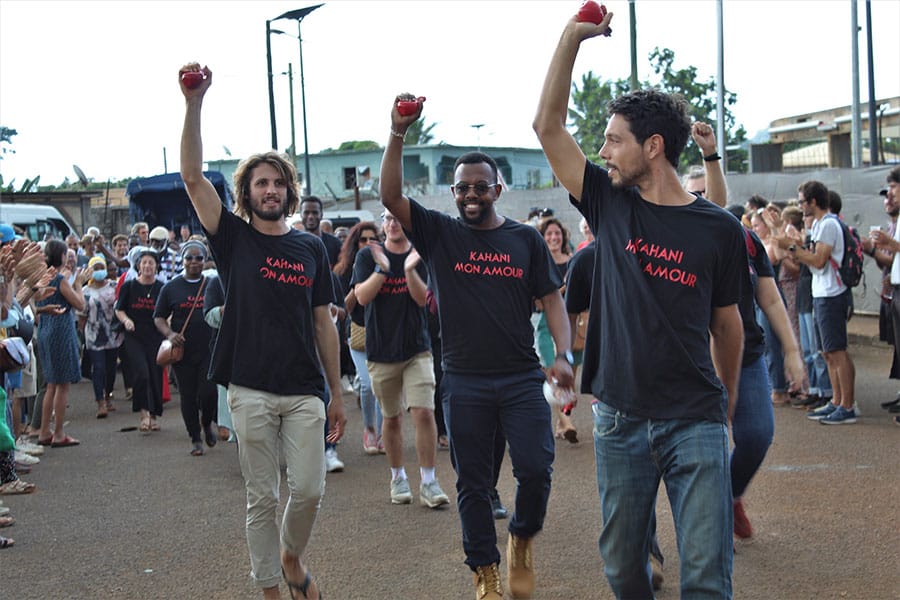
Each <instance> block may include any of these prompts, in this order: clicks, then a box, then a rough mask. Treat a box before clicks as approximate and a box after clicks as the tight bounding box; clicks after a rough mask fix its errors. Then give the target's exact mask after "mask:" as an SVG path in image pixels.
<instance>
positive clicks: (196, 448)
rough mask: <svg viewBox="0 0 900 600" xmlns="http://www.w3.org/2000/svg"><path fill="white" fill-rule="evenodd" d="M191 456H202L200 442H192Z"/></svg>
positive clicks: (201, 444)
mask: <svg viewBox="0 0 900 600" xmlns="http://www.w3.org/2000/svg"><path fill="white" fill-rule="evenodd" d="M191 456H203V443H202V442H194V447H193V448H192V449H191Z"/></svg>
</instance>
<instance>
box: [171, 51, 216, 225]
mask: <svg viewBox="0 0 900 600" xmlns="http://www.w3.org/2000/svg"><path fill="white" fill-rule="evenodd" d="M187 72H195V73H203V75H205V78H204V79H202V80H201V81H200V83H199V84H198V85H197V86H196V87H193V88H189V87H188V86H187V85H186V84H185V82H184V81H182V79H181V76H182V74H184V73H187ZM178 84H179V85H180V86H181V92H182V93H183V94H184V98H185V113H184V129H183V130H182V132H181V179H182V180H183V181H184V187H185V189H186V190H187V193H188V196H189V197H190V199H191V203H192V204H193V205H194V210H196V211H197V217H198V218H199V219H200V223H201V224H202V225H203V227H204V228H205V229H206V231H208V232H209V233H210V234H215V233H216V231H218V229H219V216H220V215H221V214H222V203H221V202H220V201H219V195H218V194H217V193H216V188H214V187H213V184H212V183H210V182H209V180H208V179H206V177H204V176H203V141H202V140H201V137H200V109H201V108H202V107H203V96H204V95H205V94H206V90H208V89H209V86H210V85H211V84H212V71H210V70H209V69H208V68H207V67H204V68H203V69H201V68H200V65H199V64H197V63H189V64H187V65H185V66H183V67H181V69H179V71H178Z"/></svg>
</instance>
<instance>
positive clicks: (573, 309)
mask: <svg viewBox="0 0 900 600" xmlns="http://www.w3.org/2000/svg"><path fill="white" fill-rule="evenodd" d="M596 246H597V242H596V241H592V242H591V243H590V244H588V245H587V246H585V247H584V248H582V249H581V250H579V251H578V252H576V253H575V256H573V257H572V260H570V261H569V270H568V272H567V273H566V312H567V313H569V314H570V315H577V314H578V313H582V312H584V311H586V310H588V309H589V308H590V306H591V283H592V282H593V280H594V249H595V248H596ZM589 384H590V381H588V380H584V381H583V382H582V388H583V389H582V391H584V392H588V393H589V392H590V385H589Z"/></svg>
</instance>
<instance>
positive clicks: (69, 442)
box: [50, 435, 81, 448]
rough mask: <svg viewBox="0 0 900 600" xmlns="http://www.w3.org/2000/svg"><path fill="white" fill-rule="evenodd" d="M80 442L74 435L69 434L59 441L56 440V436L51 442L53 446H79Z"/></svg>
mask: <svg viewBox="0 0 900 600" xmlns="http://www.w3.org/2000/svg"><path fill="white" fill-rule="evenodd" d="M80 443H81V442H79V441H78V440H76V439H75V438H73V437H72V436H70V435H67V436H66V437H64V438H63V439H61V440H59V441H58V442H57V441H56V438H54V439H53V441H52V442H51V443H50V447H51V448H65V447H66V446H77V445H78V444H80Z"/></svg>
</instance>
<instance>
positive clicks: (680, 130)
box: [607, 89, 691, 168]
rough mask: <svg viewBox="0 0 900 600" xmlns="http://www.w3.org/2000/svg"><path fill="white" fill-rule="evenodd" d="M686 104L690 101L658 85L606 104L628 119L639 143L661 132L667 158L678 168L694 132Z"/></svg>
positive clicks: (610, 110) (608, 107)
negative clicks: (682, 153) (679, 160)
mask: <svg viewBox="0 0 900 600" xmlns="http://www.w3.org/2000/svg"><path fill="white" fill-rule="evenodd" d="M687 107H688V103H687V101H686V100H685V99H684V98H683V97H682V96H680V95H679V94H666V93H664V92H661V91H659V90H657V89H647V90H637V91H636V92H631V93H629V94H624V95H622V96H619V97H618V98H614V99H613V100H611V101H610V102H609V104H607V110H608V111H609V113H610V114H611V115H612V114H617V115H620V116H621V117H623V118H624V119H625V120H626V121H627V122H628V127H629V129H630V130H631V133H632V135H634V137H635V139H636V140H637V143H638V144H643V143H644V141H646V140H647V138H649V137H650V136H652V135H660V136H661V137H662V139H663V146H664V150H665V154H666V160H668V161H669V163H670V164H671V165H672V166H673V167H675V168H678V157H679V156H681V152H682V151H683V150H684V147H685V146H686V145H687V141H688V138H689V137H690V135H691V120H690V117H688V111H687Z"/></svg>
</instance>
